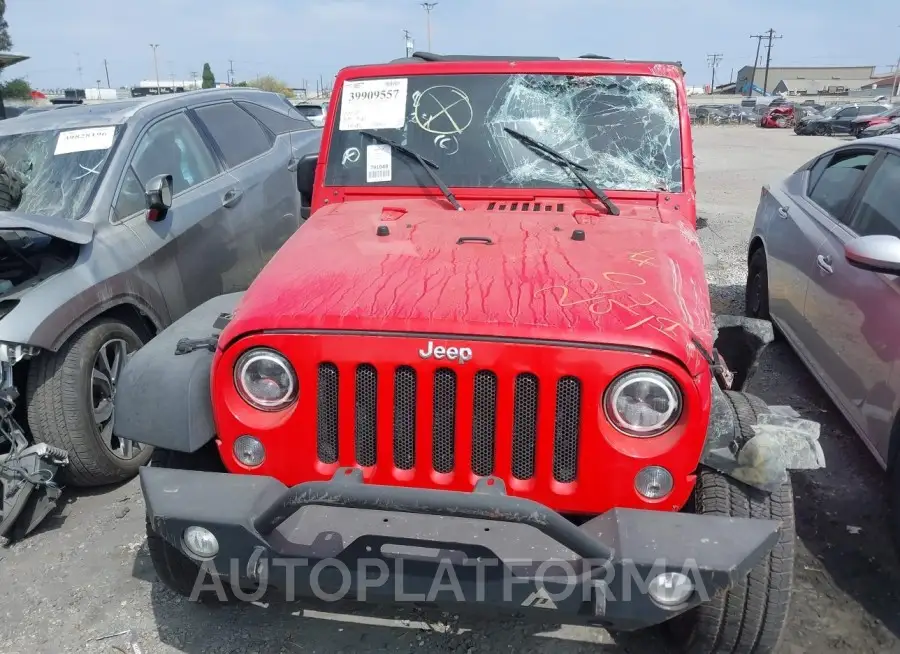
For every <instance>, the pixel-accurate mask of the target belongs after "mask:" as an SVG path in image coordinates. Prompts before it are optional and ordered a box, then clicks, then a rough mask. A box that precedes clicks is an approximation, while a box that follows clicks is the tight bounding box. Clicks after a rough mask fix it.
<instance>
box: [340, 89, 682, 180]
mask: <svg viewBox="0 0 900 654" xmlns="http://www.w3.org/2000/svg"><path fill="white" fill-rule="evenodd" d="M333 110H334V111H335V112H337V120H336V121H335V125H336V128H335V130H334V133H333V134H332V138H331V145H330V149H329V153H328V167H327V172H326V181H325V183H326V185H328V186H367V185H379V186H385V185H388V186H422V185H431V184H432V181H431V179H430V178H429V177H428V175H427V174H426V171H424V170H423V169H422V166H420V165H418V164H417V163H416V162H415V161H412V160H410V159H409V158H408V157H402V156H393V154H392V152H391V148H390V146H388V145H384V144H379V143H373V142H372V140H371V139H369V138H366V137H365V136H363V135H362V134H360V130H363V131H370V132H375V133H377V134H379V135H380V136H383V137H384V138H386V139H390V140H392V141H395V142H397V143H401V144H403V145H404V146H406V147H407V148H409V149H411V150H414V151H415V152H416V153H418V154H419V155H421V156H422V157H425V158H427V159H430V160H432V161H434V162H435V163H436V164H438V166H439V174H440V176H441V179H442V180H444V182H445V183H446V184H447V186H449V187H470V188H472V187H492V188H580V187H581V186H582V185H581V183H580V182H579V181H578V179H577V178H576V177H575V176H573V175H572V174H571V171H569V170H567V169H566V168H563V167H560V166H559V164H558V163H555V162H554V161H552V160H551V158H549V157H548V156H546V155H543V154H542V153H540V152H537V151H535V149H533V148H530V147H528V146H527V145H526V144H525V143H523V142H522V140H521V139H517V138H515V137H514V136H512V135H510V134H509V133H508V132H507V131H506V130H505V129H504V128H507V127H508V128H510V129H513V130H515V131H517V132H521V133H522V134H525V135H527V136H530V137H532V138H533V139H535V140H537V141H540V142H541V143H543V144H545V145H547V146H549V147H551V148H553V149H555V150H557V151H558V152H560V153H561V154H563V155H565V156H566V157H567V158H569V159H572V160H574V161H575V162H578V163H579V164H581V165H583V166H584V167H586V168H587V169H588V170H587V172H585V173H584V175H585V176H587V177H588V178H590V179H591V181H593V182H595V183H596V184H597V185H598V186H599V187H601V188H604V189H618V190H635V191H656V190H660V189H663V190H669V191H672V192H680V191H682V190H683V182H682V162H681V129H680V124H679V115H678V102H677V95H676V87H675V82H674V81H673V80H671V79H669V78H665V77H650V76H629V75H618V76H611V75H594V76H586V75H481V74H478V75H474V74H473V75H418V76H410V77H408V78H406V77H403V78H389V79H365V80H355V81H349V82H346V83H345V84H344V87H343V90H342V92H341V99H340V100H339V102H338V105H337V106H336V107H335V108H334V109H333Z"/></svg>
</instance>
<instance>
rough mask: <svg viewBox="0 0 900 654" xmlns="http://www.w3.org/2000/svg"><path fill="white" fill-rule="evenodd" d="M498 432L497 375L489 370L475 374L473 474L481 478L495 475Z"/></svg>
mask: <svg viewBox="0 0 900 654" xmlns="http://www.w3.org/2000/svg"><path fill="white" fill-rule="evenodd" d="M496 430H497V375H495V374H494V373H492V372H491V371H489V370H480V371H478V372H477V373H476V374H475V396H474V398H473V401H472V472H474V473H475V474H476V475H479V476H480V477H487V476H488V475H491V474H493V473H494V442H495V438H496Z"/></svg>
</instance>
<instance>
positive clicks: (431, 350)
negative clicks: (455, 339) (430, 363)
mask: <svg viewBox="0 0 900 654" xmlns="http://www.w3.org/2000/svg"><path fill="white" fill-rule="evenodd" d="M419 356H420V357H422V358H423V359H430V358H431V357H434V358H435V359H449V360H450V361H458V362H459V363H461V364H462V363H465V362H466V361H471V360H472V348H470V347H444V346H443V345H435V344H434V341H428V346H427V347H426V348H425V349H424V350H419Z"/></svg>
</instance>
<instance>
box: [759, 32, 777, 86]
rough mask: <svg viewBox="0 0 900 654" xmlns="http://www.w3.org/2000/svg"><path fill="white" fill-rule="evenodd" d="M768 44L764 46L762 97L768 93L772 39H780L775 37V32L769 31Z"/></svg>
mask: <svg viewBox="0 0 900 654" xmlns="http://www.w3.org/2000/svg"><path fill="white" fill-rule="evenodd" d="M766 34H768V39H769V44H768V45H767V46H766V76H765V77H764V78H763V95H766V94H767V93H768V92H769V63H770V62H771V61H772V39H780V38H781V37H780V36H775V30H773V29H769V31H768V32H766Z"/></svg>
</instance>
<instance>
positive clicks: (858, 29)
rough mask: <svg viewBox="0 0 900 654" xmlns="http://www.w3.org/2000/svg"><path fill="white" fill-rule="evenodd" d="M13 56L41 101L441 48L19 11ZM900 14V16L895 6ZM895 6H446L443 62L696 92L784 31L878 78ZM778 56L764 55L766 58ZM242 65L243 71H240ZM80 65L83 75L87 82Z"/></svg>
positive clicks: (105, 5)
mask: <svg viewBox="0 0 900 654" xmlns="http://www.w3.org/2000/svg"><path fill="white" fill-rule="evenodd" d="M6 4H7V10H6V18H7V21H8V23H9V30H10V36H11V37H12V41H13V48H12V51H13V52H15V53H21V54H26V55H29V56H30V57H31V59H30V60H29V61H26V62H24V63H21V64H17V65H16V66H15V67H13V68H10V69H9V70H7V71H6V73H5V74H4V76H5V77H6V78H11V77H26V78H27V79H28V80H29V82H30V83H31V85H32V86H33V87H34V88H46V89H56V88H63V87H67V86H68V87H83V86H95V85H96V84H97V80H101V85H102V86H106V72H105V69H104V64H103V61H104V59H105V60H106V61H107V64H108V70H109V81H110V84H111V86H113V87H119V86H131V85H134V84H137V83H138V82H139V81H140V80H142V79H155V73H154V64H153V50H152V48H151V47H150V43H156V44H159V47H158V48H157V50H156V54H157V60H158V66H159V76H160V78H161V79H166V80H167V79H171V76H172V75H174V76H175V78H176V79H179V80H180V79H191V73H193V72H196V73H197V74H198V75H199V73H200V71H201V70H202V68H203V64H204V62H209V64H210V66H211V67H212V70H213V73H214V74H215V75H216V79H217V80H222V81H224V80H225V79H226V77H227V71H228V69H229V66H231V65H233V69H234V77H235V79H237V80H239V81H240V80H244V79H252V78H255V77H256V76H258V75H274V76H276V77H278V78H280V79H282V80H284V81H285V82H287V83H288V85H289V86H293V87H301V86H303V85H304V83H305V84H306V86H307V87H308V88H310V89H315V88H316V83H317V80H319V79H320V78H321V79H323V80H325V83H326V85H327V86H330V85H331V82H332V80H333V78H334V75H335V74H336V73H337V71H338V70H339V69H340V68H342V67H343V66H347V65H352V64H360V63H374V62H380V61H387V60H390V59H392V58H395V57H401V56H403V55H404V54H405V39H404V35H403V30H409V32H410V33H411V34H412V37H413V38H414V40H415V47H416V49H418V50H427V49H428V37H427V28H426V25H427V23H426V12H425V9H424V8H423V7H422V6H421V4H420V2H418V1H417V0H246V1H244V0H83V1H82V2H73V1H72V0H7V3H6ZM891 6H894V9H893V10H891V9H890V7H891ZM897 7H898V5H897V3H896V2H889V0H856V1H855V2H853V3H851V4H850V5H848V4H847V2H845V1H842V0H790V1H789V2H785V1H784V0H743V1H741V2H738V1H735V0H717V1H716V0H686V1H676V0H630V1H621V0H620V1H619V2H612V1H610V0H606V1H604V0H481V1H480V2H479V1H476V0H439V1H438V3H437V5H436V6H435V7H434V8H433V9H432V11H431V50H432V51H433V52H438V53H445V54H473V53H475V54H504V55H535V54H538V55H557V56H562V57H571V56H578V55H580V54H584V53H586V52H591V53H595V54H601V55H606V56H610V57H613V58H626V59H652V60H656V59H661V60H666V61H681V62H682V63H683V65H684V68H685V70H686V71H687V82H688V84H690V85H693V86H699V85H703V84H708V83H709V82H710V78H711V73H712V70H711V68H710V67H709V65H708V55H711V54H721V55H722V56H721V61H720V62H719V66H718V69H717V72H716V83H717V84H718V83H723V82H727V81H729V78H730V76H731V75H732V71H733V72H734V74H735V75H736V74H737V71H738V69H739V68H740V67H741V66H744V65H752V63H753V58H754V55H755V52H756V43H757V41H756V39H752V38H750V35H751V34H760V33H763V32H765V31H767V30H768V29H769V28H773V29H775V31H776V34H777V35H781V36H782V38H780V39H776V40H775V41H773V43H774V45H773V48H772V65H779V66H789V65H801V66H826V65H875V66H877V67H878V71H879V72H881V71H885V72H887V71H888V70H889V68H890V67H891V66H894V65H895V64H896V63H897V61H898V57H900V9H898V8H897ZM870 16H875V17H877V19H876V18H870ZM764 51H765V48H763V52H764ZM230 60H231V61H233V64H230V63H229V61H230ZM79 66H80V68H81V72H80V73H79V70H78V69H79Z"/></svg>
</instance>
